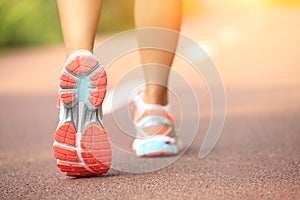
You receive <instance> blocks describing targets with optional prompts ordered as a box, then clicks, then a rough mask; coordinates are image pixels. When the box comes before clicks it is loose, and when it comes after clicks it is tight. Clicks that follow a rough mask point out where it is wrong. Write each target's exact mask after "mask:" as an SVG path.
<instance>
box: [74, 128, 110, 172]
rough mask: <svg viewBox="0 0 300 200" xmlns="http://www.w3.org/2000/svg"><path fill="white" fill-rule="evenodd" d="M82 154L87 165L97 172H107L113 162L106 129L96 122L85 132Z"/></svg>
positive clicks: (81, 144)
mask: <svg viewBox="0 0 300 200" xmlns="http://www.w3.org/2000/svg"><path fill="white" fill-rule="evenodd" d="M80 146H81V148H82V150H81V156H82V159H83V161H84V162H85V163H86V164H87V166H88V167H89V168H90V169H91V170H93V171H95V172H96V173H101V174H102V173H106V172H107V171H108V170H109V166H110V164H111V156H112V155H111V149H110V144H109V140H108V137H107V135H106V132H105V130H104V129H103V128H102V127H101V126H99V125H98V124H96V123H92V124H90V125H89V126H88V127H87V128H86V129H85V130H84V132H83V134H82V138H81V142H80Z"/></svg>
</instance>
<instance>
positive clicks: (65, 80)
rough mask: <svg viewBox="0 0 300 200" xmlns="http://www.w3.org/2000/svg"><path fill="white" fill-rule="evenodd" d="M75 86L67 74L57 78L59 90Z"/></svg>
mask: <svg viewBox="0 0 300 200" xmlns="http://www.w3.org/2000/svg"><path fill="white" fill-rule="evenodd" d="M75 85H76V79H75V78H74V77H72V76H70V75H69V74H67V73H62V74H61V75H60V77H59V86H60V87H61V88H73V87H75Z"/></svg>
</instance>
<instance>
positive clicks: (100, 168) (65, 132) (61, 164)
mask: <svg viewBox="0 0 300 200" xmlns="http://www.w3.org/2000/svg"><path fill="white" fill-rule="evenodd" d="M54 139H55V141H56V142H58V143H57V144H55V145H54V146H53V151H54V156H55V157H56V158H57V159H59V160H58V162H57V166H58V168H59V169H60V170H61V171H62V172H66V175H67V176H75V177H80V176H95V175H98V174H104V173H107V171H108V170H109V168H110V164H111V156H112V154H111V148H110V143H109V140H108V136H107V135H106V132H105V130H104V129H103V128H102V127H101V126H99V125H98V124H97V123H91V124H90V125H88V126H87V128H85V130H84V131H83V134H82V137H81V140H80V146H81V151H80V152H78V149H77V150H76V149H75V148H74V147H76V130H75V128H74V126H73V124H72V123H71V122H65V123H64V124H63V125H61V126H60V127H59V129H58V130H57V131H56V133H55V135H54ZM78 139H79V138H78ZM68 141H74V143H73V142H72V144H70V143H69V142H68ZM60 143H62V144H67V145H70V147H66V146H62V145H60ZM71 146H74V147H71ZM79 154H81V157H82V161H83V162H84V163H79V162H81V161H80V159H79ZM72 162H78V163H72Z"/></svg>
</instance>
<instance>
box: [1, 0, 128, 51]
mask: <svg viewBox="0 0 300 200" xmlns="http://www.w3.org/2000/svg"><path fill="white" fill-rule="evenodd" d="M133 2H134V0H104V3H103V9H102V16H101V20H100V25H99V28H98V30H101V32H116V31H121V30H126V29H129V28H132V27H133V5H134V4H133ZM60 41H62V35H61V30H60V23H59V16H58V11H57V5H56V1H55V0H21V1H20V0H1V1H0V48H3V47H9V46H32V45H45V44H51V43H56V42H60Z"/></svg>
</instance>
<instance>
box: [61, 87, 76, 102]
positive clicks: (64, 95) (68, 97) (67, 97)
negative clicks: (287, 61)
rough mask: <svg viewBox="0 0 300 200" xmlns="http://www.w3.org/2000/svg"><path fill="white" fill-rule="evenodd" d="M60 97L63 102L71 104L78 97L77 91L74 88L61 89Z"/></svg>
mask: <svg viewBox="0 0 300 200" xmlns="http://www.w3.org/2000/svg"><path fill="white" fill-rule="evenodd" d="M60 99H61V100H62V102H63V103H65V104H70V103H72V102H73V101H75V99H76V96H75V92H74V91H72V90H67V91H61V92H60Z"/></svg>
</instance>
